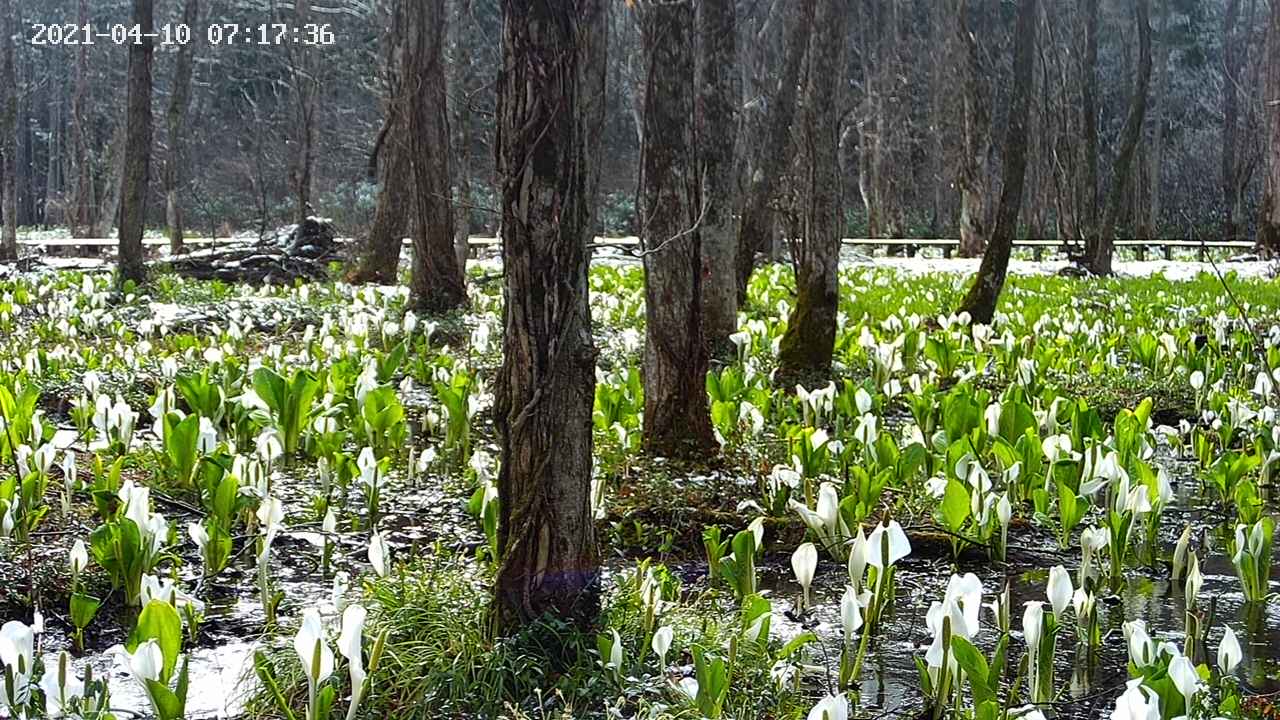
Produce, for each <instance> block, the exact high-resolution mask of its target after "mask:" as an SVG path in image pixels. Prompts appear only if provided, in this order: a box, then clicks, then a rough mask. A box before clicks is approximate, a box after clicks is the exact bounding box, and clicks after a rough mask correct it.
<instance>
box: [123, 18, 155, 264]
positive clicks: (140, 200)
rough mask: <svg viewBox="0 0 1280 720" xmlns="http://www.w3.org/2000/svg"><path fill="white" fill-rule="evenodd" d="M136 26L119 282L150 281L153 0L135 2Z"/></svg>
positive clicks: (126, 140)
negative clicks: (146, 249)
mask: <svg viewBox="0 0 1280 720" xmlns="http://www.w3.org/2000/svg"><path fill="white" fill-rule="evenodd" d="M133 24H134V25H136V26H138V27H139V28H140V29H141V33H140V35H141V38H140V40H141V42H135V43H134V44H132V45H130V46H129V100H128V103H129V104H128V113H127V115H126V118H125V122H126V124H127V129H126V131H125V151H124V176H123V179H122V181H121V183H120V184H121V196H122V197H121V201H122V204H121V211H120V258H119V281H120V282H121V283H124V282H126V281H130V280H132V281H133V282H135V283H141V282H143V281H145V280H146V267H145V265H144V264H143V257H142V231H143V227H144V226H145V224H146V220H147V184H148V182H149V180H150V178H151V54H152V40H151V38H150V37H148V36H149V35H150V34H151V33H152V27H153V25H152V0H133Z"/></svg>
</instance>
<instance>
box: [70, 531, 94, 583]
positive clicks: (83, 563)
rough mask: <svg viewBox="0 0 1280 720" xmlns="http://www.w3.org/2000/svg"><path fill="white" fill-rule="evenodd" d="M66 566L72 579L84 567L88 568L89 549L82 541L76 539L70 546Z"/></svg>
mask: <svg viewBox="0 0 1280 720" xmlns="http://www.w3.org/2000/svg"><path fill="white" fill-rule="evenodd" d="M67 564H68V565H69V566H70V568H71V575H72V576H73V577H74V576H76V575H79V574H80V573H81V572H82V571H84V569H85V568H86V567H88V566H89V549H88V548H86V547H85V544H84V540H81V539H79V538H76V541H75V543H73V544H72V545H71V552H70V553H69V554H68V557H67Z"/></svg>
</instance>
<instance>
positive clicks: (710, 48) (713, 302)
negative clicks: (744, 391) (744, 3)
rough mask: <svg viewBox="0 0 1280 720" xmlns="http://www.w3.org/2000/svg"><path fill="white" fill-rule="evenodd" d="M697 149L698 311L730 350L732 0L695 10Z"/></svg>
mask: <svg viewBox="0 0 1280 720" xmlns="http://www.w3.org/2000/svg"><path fill="white" fill-rule="evenodd" d="M696 12H697V28H698V62H697V65H698V67H697V88H698V99H697V110H696V111H697V130H696V131H697V137H698V142H697V147H698V149H699V152H700V160H701V161H702V173H701V180H702V201H703V203H704V204H705V207H706V213H705V214H704V216H703V218H702V225H701V226H700V227H699V230H700V231H701V233H702V276H703V285H702V311H703V317H704V322H703V333H704V334H705V337H706V341H707V346H708V348H710V350H711V352H712V353H713V354H715V355H717V356H721V355H725V354H727V353H729V352H732V347H733V343H731V342H730V341H729V335H731V334H733V332H734V331H736V330H737V329H738V283H737V272H736V268H737V257H738V236H737V232H736V230H737V224H736V223H735V222H734V217H733V214H734V208H735V207H736V204H737V198H736V197H735V193H734V189H735V186H736V182H735V181H734V149H735V146H736V144H737V140H738V117H737V109H738V105H739V104H740V102H741V96H742V86H741V83H740V76H739V75H738V62H737V55H738V54H737V35H738V28H737V11H736V9H735V7H734V0H703V1H702V2H700V3H698V8H697V11H696Z"/></svg>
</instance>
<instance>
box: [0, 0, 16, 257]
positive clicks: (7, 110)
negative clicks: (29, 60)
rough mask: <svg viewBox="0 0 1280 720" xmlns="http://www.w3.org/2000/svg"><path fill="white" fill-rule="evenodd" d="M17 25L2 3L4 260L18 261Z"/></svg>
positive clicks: (0, 251)
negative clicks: (15, 61) (15, 60)
mask: <svg viewBox="0 0 1280 720" xmlns="http://www.w3.org/2000/svg"><path fill="white" fill-rule="evenodd" d="M14 25H16V23H15V22H14V20H13V7H12V3H11V0H0V34H3V35H4V37H3V38H0V56H2V57H0V77H4V78H5V80H4V82H3V85H4V87H2V88H0V93H3V94H2V95H0V201H2V202H0V217H3V221H4V222H3V226H0V260H15V259H17V257H18V189H17V184H16V182H17V171H18V158H17V153H18V148H17V140H18V134H17V133H18V91H17V86H18V83H17V78H15V77H14V74H13V73H14V65H13V36H14V32H15V28H14V27H13V26H14Z"/></svg>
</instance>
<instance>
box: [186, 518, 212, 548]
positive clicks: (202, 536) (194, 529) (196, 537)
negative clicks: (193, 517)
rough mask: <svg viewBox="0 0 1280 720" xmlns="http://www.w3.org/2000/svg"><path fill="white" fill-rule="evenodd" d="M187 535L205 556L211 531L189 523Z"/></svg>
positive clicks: (200, 525)
mask: <svg viewBox="0 0 1280 720" xmlns="http://www.w3.org/2000/svg"><path fill="white" fill-rule="evenodd" d="M187 535H188V536H189V537H190V538H191V542H193V543H195V544H196V547H198V548H200V552H201V554H203V553H204V549H205V548H206V547H208V545H209V531H208V530H205V529H204V525H202V524H201V523H195V522H193V523H188V524H187Z"/></svg>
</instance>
